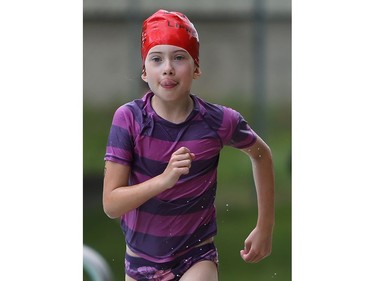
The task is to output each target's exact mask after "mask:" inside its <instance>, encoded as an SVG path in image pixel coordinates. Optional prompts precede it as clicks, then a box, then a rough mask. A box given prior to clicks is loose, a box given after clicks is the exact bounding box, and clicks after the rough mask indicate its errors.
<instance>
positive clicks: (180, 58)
mask: <svg viewBox="0 0 375 281" xmlns="http://www.w3.org/2000/svg"><path fill="white" fill-rule="evenodd" d="M184 58H185V57H184V56H183V55H177V56H176V57H175V60H183V59H184Z"/></svg>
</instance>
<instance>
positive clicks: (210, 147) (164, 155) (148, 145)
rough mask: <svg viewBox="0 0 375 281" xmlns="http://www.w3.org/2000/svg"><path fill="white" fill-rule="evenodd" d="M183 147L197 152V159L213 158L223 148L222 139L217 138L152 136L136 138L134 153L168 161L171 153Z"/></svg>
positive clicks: (151, 158)
mask: <svg viewBox="0 0 375 281" xmlns="http://www.w3.org/2000/svg"><path fill="white" fill-rule="evenodd" d="M181 147H187V148H188V149H189V150H190V152H192V153H194V154H195V160H203V159H208V158H212V157H213V155H216V154H218V153H219V152H220V150H221V149H222V145H221V142H220V140H219V139H218V138H217V137H216V138H211V139H207V138H201V139H197V140H192V141H179V142H170V141H164V140H159V139H154V138H152V137H142V138H138V139H136V142H135V147H134V153H135V154H137V155H142V157H145V158H148V159H150V160H155V161H160V162H168V161H169V160H170V158H171V155H172V154H173V153H174V152H175V151H176V150H178V149H179V148H181Z"/></svg>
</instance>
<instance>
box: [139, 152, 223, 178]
mask: <svg viewBox="0 0 375 281" xmlns="http://www.w3.org/2000/svg"><path fill="white" fill-rule="evenodd" d="M218 163H219V155H215V156H214V157H213V158H211V159H206V160H194V161H192V163H191V168H190V170H189V174H187V175H182V176H181V177H180V179H184V178H190V177H192V176H194V175H195V176H199V175H201V174H203V173H206V172H208V171H211V170H213V169H216V167H217V165H218ZM167 165H168V162H160V161H155V160H151V159H147V158H144V157H139V156H138V155H134V162H133V170H134V171H135V172H137V173H141V174H144V175H146V176H149V177H155V176H158V175H160V174H161V173H163V172H164V170H165V169H166V167H167Z"/></svg>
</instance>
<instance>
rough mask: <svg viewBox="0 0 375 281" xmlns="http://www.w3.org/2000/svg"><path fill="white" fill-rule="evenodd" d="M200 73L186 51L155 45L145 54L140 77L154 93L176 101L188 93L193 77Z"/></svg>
mask: <svg viewBox="0 0 375 281" xmlns="http://www.w3.org/2000/svg"><path fill="white" fill-rule="evenodd" d="M200 74H201V72H200V69H199V67H197V66H196V65H195V63H194V60H193V58H192V57H191V56H190V54H189V53H188V52H187V51H185V50H184V49H182V48H180V47H176V46H172V45H157V46H154V47H152V48H151V49H150V51H149V52H148V54H147V56H146V60H145V69H144V71H143V73H142V79H143V80H144V81H145V82H147V83H148V85H149V87H150V89H151V91H152V92H153V93H154V94H155V95H157V96H159V97H160V98H162V99H164V100H166V101H176V100H179V99H181V98H184V97H187V96H188V95H189V94H190V89H191V86H192V83H193V79H197V78H198V77H199V76H200Z"/></svg>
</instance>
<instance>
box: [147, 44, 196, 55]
mask: <svg viewBox="0 0 375 281" xmlns="http://www.w3.org/2000/svg"><path fill="white" fill-rule="evenodd" d="M176 52H184V53H187V54H189V53H188V51H186V50H185V49H184V48H181V47H178V46H174V45H156V46H154V47H152V48H151V49H150V50H149V51H148V54H151V53H176Z"/></svg>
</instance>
